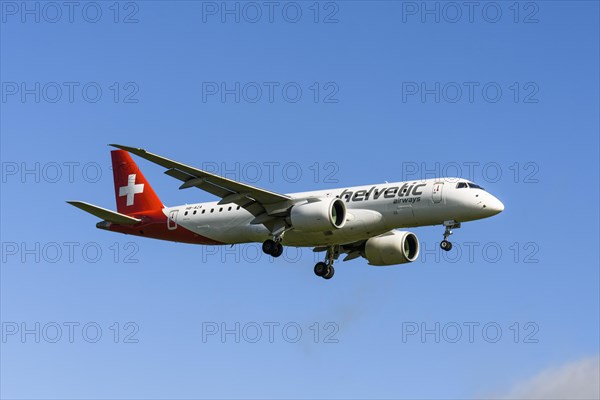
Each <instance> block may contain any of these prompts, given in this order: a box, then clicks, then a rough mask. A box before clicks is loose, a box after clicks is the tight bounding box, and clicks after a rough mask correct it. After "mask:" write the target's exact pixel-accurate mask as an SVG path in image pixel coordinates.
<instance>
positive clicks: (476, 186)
mask: <svg viewBox="0 0 600 400" xmlns="http://www.w3.org/2000/svg"><path fill="white" fill-rule="evenodd" d="M469 187H470V188H473V189H481V190H485V189H484V188H482V187H481V186H479V185H476V184H474V183H469Z"/></svg>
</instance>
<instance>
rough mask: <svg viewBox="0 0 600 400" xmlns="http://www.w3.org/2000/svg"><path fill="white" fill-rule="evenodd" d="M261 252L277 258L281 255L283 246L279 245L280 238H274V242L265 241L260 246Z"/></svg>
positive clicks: (270, 240)
mask: <svg viewBox="0 0 600 400" xmlns="http://www.w3.org/2000/svg"><path fill="white" fill-rule="evenodd" d="M262 250H263V252H264V253H265V254H268V255H270V256H273V257H275V258H277V257H279V256H280V255H282V254H283V245H282V244H281V238H275V240H272V239H267V240H265V241H264V242H263V244H262Z"/></svg>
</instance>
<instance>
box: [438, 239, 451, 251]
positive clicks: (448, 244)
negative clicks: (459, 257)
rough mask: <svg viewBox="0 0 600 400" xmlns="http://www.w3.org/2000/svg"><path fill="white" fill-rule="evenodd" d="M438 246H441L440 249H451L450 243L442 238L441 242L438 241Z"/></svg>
mask: <svg viewBox="0 0 600 400" xmlns="http://www.w3.org/2000/svg"><path fill="white" fill-rule="evenodd" d="M440 247H441V248H442V250H445V251H450V249H452V243H450V242H449V241H447V240H442V243H440Z"/></svg>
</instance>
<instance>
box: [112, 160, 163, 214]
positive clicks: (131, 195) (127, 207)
mask: <svg viewBox="0 0 600 400" xmlns="http://www.w3.org/2000/svg"><path fill="white" fill-rule="evenodd" d="M110 155H111V157H112V168H113V177H114V180H115V197H116V199H117V211H118V212H120V213H121V214H127V215H130V214H135V213H139V212H143V211H153V210H160V209H162V208H163V207H164V206H163V204H162V202H161V201H160V199H159V198H158V196H157V195H156V193H154V190H152V187H151V186H150V184H149V183H148V181H147V180H146V178H145V177H144V174H142V171H140V170H139V168H138V166H137V165H136V164H135V162H134V161H133V160H132V159H131V156H130V155H129V153H128V152H126V151H125V150H113V151H111V152H110Z"/></svg>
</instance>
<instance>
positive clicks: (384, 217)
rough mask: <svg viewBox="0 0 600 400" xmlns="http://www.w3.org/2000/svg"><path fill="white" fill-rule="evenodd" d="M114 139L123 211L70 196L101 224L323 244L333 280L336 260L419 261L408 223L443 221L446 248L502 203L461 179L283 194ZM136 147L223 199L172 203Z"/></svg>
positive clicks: (133, 231) (179, 235) (172, 235)
mask: <svg viewBox="0 0 600 400" xmlns="http://www.w3.org/2000/svg"><path fill="white" fill-rule="evenodd" d="M110 146H112V147H115V148H117V149H118V150H112V151H111V158H112V168H113V178H114V186H115V197H116V202H117V211H116V212H115V211H111V210H108V209H106V208H102V207H98V206H95V205H92V204H89V203H86V202H82V201H68V202H67V203H69V204H71V205H73V206H75V207H77V208H79V209H81V210H83V211H86V212H88V213H90V214H92V215H94V216H96V217H98V218H100V219H102V221H101V222H98V223H97V224H96V227H97V228H100V229H104V230H108V231H113V232H119V233H124V234H129V235H136V236H142V237H148V238H154V239H161V240H168V241H173V242H183V243H192V244H203V245H207V244H210V245H233V244H241V243H251V242H258V243H261V242H262V250H263V252H264V253H265V254H268V255H270V256H272V257H279V256H281V254H282V253H283V246H284V245H286V246H296V247H314V251H318V252H319V251H320V252H323V251H324V252H325V258H324V260H323V261H320V262H318V263H317V264H316V265H315V266H314V273H315V275H317V276H319V277H322V278H324V279H331V278H332V277H333V275H334V272H335V270H334V268H333V264H334V261H336V260H337V259H338V257H339V256H340V255H341V254H345V258H344V261H349V260H353V259H356V258H358V257H363V258H365V259H366V260H367V261H368V263H369V264H370V265H374V266H388V265H397V264H404V263H409V262H413V261H415V260H416V259H417V257H418V256H419V239H418V238H417V236H416V235H415V234H414V233H412V232H409V231H404V230H399V229H404V228H411V227H420V226H431V225H442V226H444V228H445V229H444V234H443V240H442V241H441V243H440V247H441V248H442V249H443V250H445V251H450V249H451V248H452V243H451V242H450V241H448V237H449V236H450V235H452V233H453V229H457V228H460V226H461V223H463V222H467V221H474V220H478V219H483V218H488V217H491V216H493V215H496V214H499V213H500V212H502V211H503V210H504V205H503V204H502V202H501V201H500V200H498V199H497V198H496V197H495V196H493V195H492V194H491V193H489V192H487V191H486V190H485V189H484V188H482V187H481V186H479V185H476V184H475V183H473V182H470V181H468V180H465V179H461V178H434V179H422V180H413V181H406V182H396V183H387V182H386V183H384V184H374V185H366V186H356V187H348V188H339V189H330V190H318V191H311V192H301V193H290V194H280V193H275V192H271V191H268V190H265V189H261V188H258V187H254V186H251V185H247V184H245V183H241V182H238V181H235V180H231V179H227V178H224V177H221V176H219V175H215V174H212V173H210V172H207V171H203V170H200V169H197V168H194V167H190V166H188V165H185V164H182V163H179V162H176V161H173V160H170V159H168V158H164V157H161V156H159V155H157V154H153V153H150V152H148V151H146V150H144V149H141V148H135V147H128V146H123V145H119V144H111V145H110ZM130 154H134V155H136V156H139V157H141V158H144V159H146V160H148V161H150V162H153V163H155V164H158V165H160V166H162V167H164V168H166V171H165V174H167V175H169V176H171V177H173V178H175V179H178V180H180V181H181V182H182V184H181V186H180V187H179V189H188V188H192V187H193V188H198V189H202V190H204V191H206V192H208V193H211V194H213V195H215V196H217V197H218V198H220V200H219V201H213V202H206V203H196V204H186V205H181V206H175V207H166V206H165V205H163V203H162V202H161V201H160V199H159V198H158V196H157V195H156V193H155V192H154V190H153V189H152V187H151V186H150V184H149V183H148V181H147V180H146V178H145V177H144V175H143V174H142V172H141V171H140V170H139V168H138V166H137V165H136V163H135V162H134V161H133V159H132V158H131V155H130Z"/></svg>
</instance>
